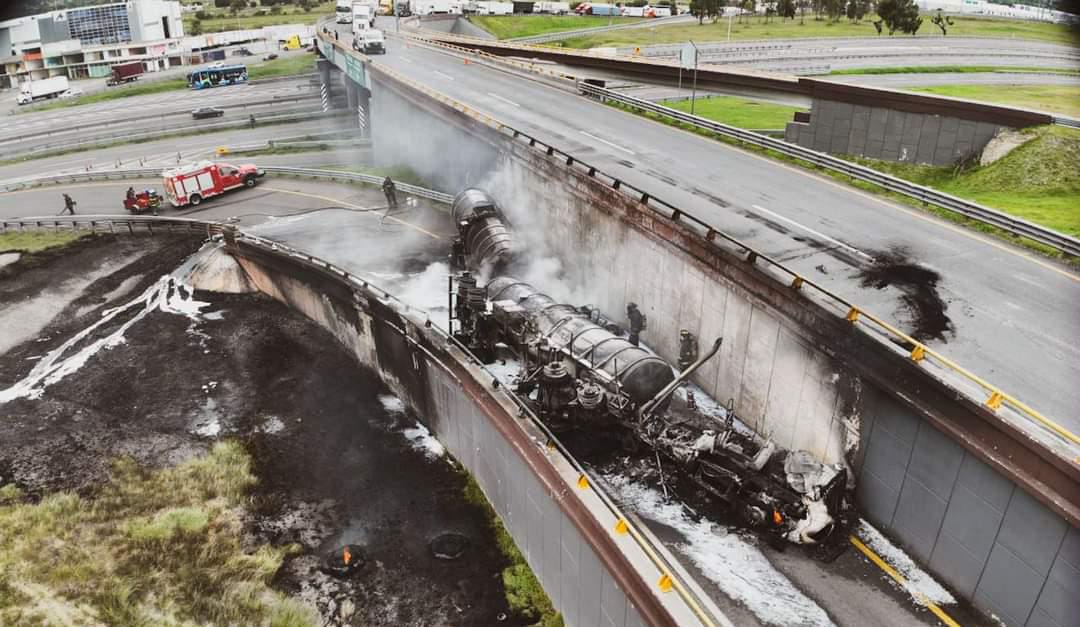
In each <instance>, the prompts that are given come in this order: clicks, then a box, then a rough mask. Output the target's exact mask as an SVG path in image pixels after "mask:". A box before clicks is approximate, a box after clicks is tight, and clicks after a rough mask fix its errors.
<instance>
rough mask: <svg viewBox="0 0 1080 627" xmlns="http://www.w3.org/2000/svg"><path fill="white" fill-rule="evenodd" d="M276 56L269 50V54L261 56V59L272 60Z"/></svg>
mask: <svg viewBox="0 0 1080 627" xmlns="http://www.w3.org/2000/svg"><path fill="white" fill-rule="evenodd" d="M276 58H277V55H276V54H274V53H273V52H271V53H270V54H268V55H266V56H265V57H263V61H273V60H274V59H276Z"/></svg>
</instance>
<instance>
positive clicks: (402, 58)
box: [398, 57, 413, 63]
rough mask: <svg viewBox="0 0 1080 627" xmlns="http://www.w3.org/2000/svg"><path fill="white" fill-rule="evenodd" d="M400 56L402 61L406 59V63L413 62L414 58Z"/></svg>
mask: <svg viewBox="0 0 1080 627" xmlns="http://www.w3.org/2000/svg"><path fill="white" fill-rule="evenodd" d="M398 58H399V59H401V60H402V61H404V62H405V63H412V62H413V61H412V59H410V58H409V57H398Z"/></svg>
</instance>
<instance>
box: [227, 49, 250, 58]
mask: <svg viewBox="0 0 1080 627" xmlns="http://www.w3.org/2000/svg"><path fill="white" fill-rule="evenodd" d="M254 54H255V53H254V52H252V51H250V50H248V49H247V48H237V49H236V50H233V51H232V56H234V57H250V56H253V55H254Z"/></svg>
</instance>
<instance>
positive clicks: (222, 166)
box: [162, 161, 265, 207]
mask: <svg viewBox="0 0 1080 627" xmlns="http://www.w3.org/2000/svg"><path fill="white" fill-rule="evenodd" d="M263 174H265V172H263V171H262V170H261V169H259V168H257V167H255V165H253V164H250V163H246V164H243V165H232V164H229V163H215V162H212V161H200V162H198V163H192V164H189V165H185V166H181V167H177V168H173V169H170V170H165V171H164V172H162V177H163V178H164V186H165V195H166V196H168V197H169V202H170V203H171V204H172V206H174V207H184V206H187V205H192V206H195V205H198V204H200V203H201V202H202V201H204V200H206V199H207V198H211V197H213V196H217V195H218V194H224V193H225V192H227V191H229V190H231V189H237V188H240V187H255V183H256V182H258V180H259V177H261V176H263Z"/></svg>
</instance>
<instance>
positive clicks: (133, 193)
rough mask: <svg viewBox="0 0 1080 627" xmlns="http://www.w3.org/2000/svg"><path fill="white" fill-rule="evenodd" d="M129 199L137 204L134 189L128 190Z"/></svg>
mask: <svg viewBox="0 0 1080 627" xmlns="http://www.w3.org/2000/svg"><path fill="white" fill-rule="evenodd" d="M127 199H128V200H130V201H132V202H135V188H134V187H129V188H128V190H127Z"/></svg>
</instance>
